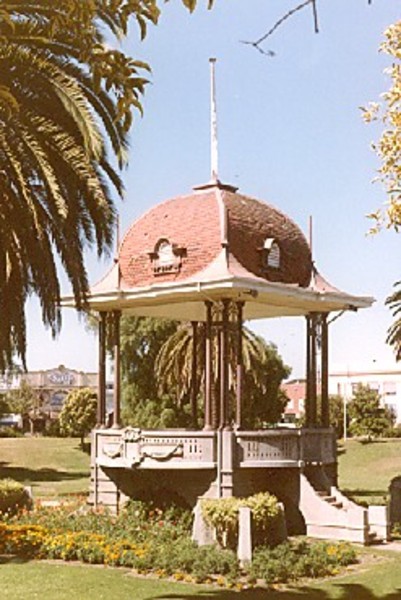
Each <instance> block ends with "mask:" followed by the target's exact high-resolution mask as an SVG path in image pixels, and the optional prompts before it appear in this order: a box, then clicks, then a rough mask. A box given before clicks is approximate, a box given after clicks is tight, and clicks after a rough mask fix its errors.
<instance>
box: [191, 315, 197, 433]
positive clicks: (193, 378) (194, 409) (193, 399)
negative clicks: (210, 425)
mask: <svg viewBox="0 0 401 600" xmlns="http://www.w3.org/2000/svg"><path fill="white" fill-rule="evenodd" d="M191 325H192V365H191V417H192V427H193V428H194V429H196V428H197V426H198V323H197V322H196V321H192V322H191Z"/></svg>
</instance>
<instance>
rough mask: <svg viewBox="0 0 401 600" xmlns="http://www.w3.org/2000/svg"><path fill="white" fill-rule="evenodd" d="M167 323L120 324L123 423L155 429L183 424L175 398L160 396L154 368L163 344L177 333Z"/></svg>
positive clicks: (142, 320) (174, 324) (142, 319)
mask: <svg viewBox="0 0 401 600" xmlns="http://www.w3.org/2000/svg"><path fill="white" fill-rule="evenodd" d="M177 327H178V323H177V322H176V321H171V320H169V319H152V318H147V317H123V318H122V320H121V356H122V416H123V420H124V422H125V423H127V424H129V425H135V426H137V427H143V428H149V429H156V428H158V427H171V426H174V425H175V426H177V425H181V424H182V419H183V416H182V415H181V420H179V421H178V422H177V419H178V418H179V416H178V412H179V411H178V410H177V405H176V403H175V402H174V394H169V393H160V390H159V387H158V382H157V377H156V375H155V364H156V359H157V356H158V354H159V352H160V349H161V347H162V346H163V344H164V343H165V342H166V341H167V340H168V339H169V338H170V336H171V335H173V334H174V332H175V331H176V330H177ZM184 421H185V419H184Z"/></svg>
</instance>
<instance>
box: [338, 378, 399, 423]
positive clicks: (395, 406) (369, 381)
mask: <svg viewBox="0 0 401 600" xmlns="http://www.w3.org/2000/svg"><path fill="white" fill-rule="evenodd" d="M358 385H367V386H369V387H370V389H372V390H376V391H377V392H378V393H379V395H380V397H381V399H382V402H383V404H385V405H386V406H387V407H388V408H390V409H391V410H392V411H393V413H394V415H395V417H396V423H397V424H398V423H400V424H401V367H399V368H397V367H390V368H374V369H347V370H345V371H337V372H333V373H331V374H330V376H329V393H330V394H331V395H334V394H337V395H339V396H342V397H343V398H345V399H346V400H351V398H352V396H353V395H354V392H355V391H356V389H357V388H358Z"/></svg>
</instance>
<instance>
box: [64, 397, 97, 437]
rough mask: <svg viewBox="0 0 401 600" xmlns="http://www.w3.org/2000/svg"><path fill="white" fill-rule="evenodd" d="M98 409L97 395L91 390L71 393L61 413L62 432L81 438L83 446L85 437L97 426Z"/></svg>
mask: <svg viewBox="0 0 401 600" xmlns="http://www.w3.org/2000/svg"><path fill="white" fill-rule="evenodd" d="M96 407H97V399H96V394H95V393H94V392H93V391H92V390H90V389H89V388H82V389H79V390H72V391H70V392H69V393H68V395H67V397H66V399H65V401H64V404H63V408H62V410H61V413H60V417H59V422H60V430H61V431H62V432H63V433H65V434H67V435H71V436H78V437H80V439H81V446H83V445H84V438H85V436H86V435H87V434H88V433H89V432H90V431H91V429H92V428H93V427H94V426H95V423H96Z"/></svg>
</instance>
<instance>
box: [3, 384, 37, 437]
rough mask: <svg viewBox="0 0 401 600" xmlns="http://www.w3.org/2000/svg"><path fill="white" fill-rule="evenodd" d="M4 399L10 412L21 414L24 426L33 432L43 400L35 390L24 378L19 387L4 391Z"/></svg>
mask: <svg viewBox="0 0 401 600" xmlns="http://www.w3.org/2000/svg"><path fill="white" fill-rule="evenodd" d="M4 400H5V402H6V404H7V406H8V411H9V412H10V413H15V414H17V415H21V418H22V422H23V425H24V427H26V428H27V429H28V425H29V429H30V432H31V433H34V432H35V431H34V429H35V421H36V420H37V419H38V418H41V417H42V410H41V409H42V406H43V400H42V398H41V396H40V395H39V394H38V392H37V391H36V390H34V389H33V387H32V386H31V385H29V383H28V382H27V381H25V380H24V379H23V380H22V381H21V383H20V386H19V388H17V389H13V390H10V391H9V392H7V393H6V395H5V397H4Z"/></svg>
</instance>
